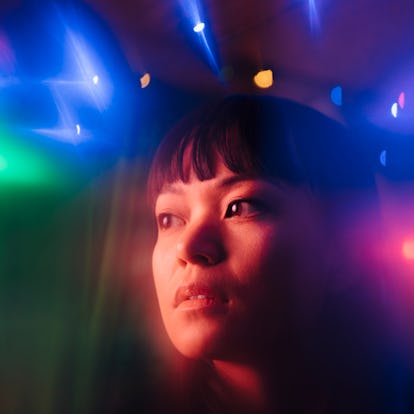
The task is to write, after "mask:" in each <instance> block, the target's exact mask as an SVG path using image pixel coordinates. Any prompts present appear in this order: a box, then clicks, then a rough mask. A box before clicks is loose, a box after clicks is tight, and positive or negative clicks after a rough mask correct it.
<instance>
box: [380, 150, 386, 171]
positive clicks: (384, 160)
mask: <svg viewBox="0 0 414 414" xmlns="http://www.w3.org/2000/svg"><path fill="white" fill-rule="evenodd" d="M379 159H380V163H381V165H383V166H384V167H386V166H387V150H383V151H381V154H380V156H379Z"/></svg>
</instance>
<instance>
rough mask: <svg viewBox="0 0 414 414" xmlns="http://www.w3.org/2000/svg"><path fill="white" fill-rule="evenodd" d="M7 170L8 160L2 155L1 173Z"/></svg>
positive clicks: (0, 160)
mask: <svg viewBox="0 0 414 414" xmlns="http://www.w3.org/2000/svg"><path fill="white" fill-rule="evenodd" d="M6 168H7V160H6V158H4V157H3V156H2V155H0V171H4V170H5V169H6Z"/></svg>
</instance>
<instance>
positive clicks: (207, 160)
mask: <svg viewBox="0 0 414 414" xmlns="http://www.w3.org/2000/svg"><path fill="white" fill-rule="evenodd" d="M148 190H149V199H150V202H151V205H152V207H153V210H154V213H155V218H156V222H157V226H158V238H157V241H156V245H155V247H154V252H153V261H152V262H153V275H154V281H155V287H156V292H157V296H158V301H159V306H160V310H161V315H162V319H163V322H164V325H165V329H166V332H167V334H168V336H169V338H170V340H171V342H172V343H173V345H174V347H175V348H176V350H177V351H178V352H179V353H180V354H181V355H182V356H184V359H185V361H187V363H186V367H185V368H183V369H184V372H180V373H175V374H174V375H172V377H171V378H172V381H171V383H172V384H173V387H172V388H171V390H172V392H171V394H172V395H173V398H172V399H173V401H169V402H168V404H167V405H168V406H169V407H170V408H169V409H170V410H171V411H172V412H176V411H175V410H177V412H191V413H203V412H209V413H224V412H226V413H237V412H240V413H244V412H246V413H247V412H249V413H250V412H251V413H273V412H274V413H282V412H283V413H297V412H298V413H333V412H334V413H342V412H344V413H345V412H346V413H350V412H352V413H357V412H361V413H362V412H363V413H379V412H381V410H382V409H384V408H385V405H384V401H383V399H382V398H380V397H382V396H383V395H381V391H382V385H383V384H382V381H383V379H384V375H380V374H381V373H382V371H381V367H380V364H379V359H380V357H381V356H382V353H381V351H382V350H381V349H380V348H381V347H380V346H379V345H378V344H380V343H381V341H379V340H378V339H382V337H380V336H379V335H380V333H381V325H382V323H381V318H382V313H381V312H382V308H381V303H380V300H379V296H377V295H378V284H377V283H376V282H378V278H377V279H371V278H370V277H368V276H367V275H368V274H369V273H370V272H369V270H370V269H369V267H364V263H363V260H361V259H360V257H361V255H360V254H355V251H358V252H361V249H365V252H366V253H367V254H368V253H369V241H370V238H369V235H370V232H371V230H372V229H371V228H370V227H369V226H367V221H366V217H367V216H369V217H372V214H371V213H372V211H371V210H370V209H371V204H370V203H371V201H372V199H373V198H375V191H374V178H373V174H372V172H371V171H370V169H369V165H368V163H367V162H366V158H364V155H363V153H362V152H361V151H359V150H358V146H356V145H355V142H354V141H353V139H352V137H351V136H350V135H349V134H348V133H347V131H346V130H345V129H344V128H343V127H341V126H340V125H339V124H337V123H335V122H333V121H331V120H329V119H327V118H325V117H324V116H323V115H321V114H319V113H317V112H315V111H313V110H311V109H309V108H306V107H303V106H301V105H298V104H295V103H292V102H288V101H285V100H280V99H276V98H271V97H258V96H235V97H229V98H226V99H224V100H222V101H220V102H219V103H217V104H216V105H213V106H211V107H209V108H208V109H204V110H202V111H199V112H197V113H196V114H195V115H192V116H191V117H189V118H187V119H186V120H185V121H184V122H183V123H181V124H180V125H179V126H178V127H177V128H176V129H175V130H174V131H173V132H172V133H170V134H169V135H168V136H167V137H166V138H165V140H164V141H163V142H162V144H161V146H160V148H159V150H158V152H157V154H156V157H155V160H154V162H153V165H152V169H151V172H150V177H149V183H148ZM366 212H369V214H368V215H366V214H365V213H366ZM361 217H364V220H361ZM362 223H364V225H363V226H362ZM361 229H365V230H367V231H360V233H358V230H361ZM355 230H356V233H358V234H363V235H364V237H362V236H361V237H358V239H355V234H354V233H353V232H354V231H355ZM350 235H352V237H348V236H350ZM367 235H368V236H367ZM350 239H351V240H352V243H349V240H350ZM362 256H363V255H362ZM374 343H375V344H376V345H375V346H373V345H374ZM171 404H173V405H171ZM174 404H175V405H174ZM171 407H175V408H171Z"/></svg>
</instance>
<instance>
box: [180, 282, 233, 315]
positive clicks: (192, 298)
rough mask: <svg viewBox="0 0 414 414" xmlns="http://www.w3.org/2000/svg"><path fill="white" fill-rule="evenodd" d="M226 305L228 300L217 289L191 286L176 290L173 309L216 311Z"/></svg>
mask: <svg viewBox="0 0 414 414" xmlns="http://www.w3.org/2000/svg"><path fill="white" fill-rule="evenodd" d="M227 303H228V300H227V299H226V298H225V297H224V295H223V294H222V293H221V292H220V291H219V290H218V289H215V288H213V287H210V286H201V285H198V284H192V285H186V286H181V287H180V288H178V290H177V292H176V295H175V300H174V307H175V308H179V309H180V310H208V309H211V310H213V309H215V310H218V309H220V308H223V307H225V306H226V305H227Z"/></svg>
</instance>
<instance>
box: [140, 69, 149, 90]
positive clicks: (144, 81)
mask: <svg viewBox="0 0 414 414" xmlns="http://www.w3.org/2000/svg"><path fill="white" fill-rule="evenodd" d="M140 82H141V88H142V89H144V88H146V87H147V86H148V85H149V84H150V82H151V76H150V74H149V73H146V74H144V75H143V76H142V77H141V79H140Z"/></svg>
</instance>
